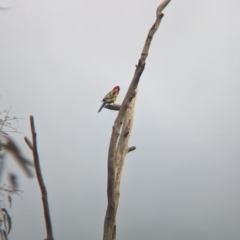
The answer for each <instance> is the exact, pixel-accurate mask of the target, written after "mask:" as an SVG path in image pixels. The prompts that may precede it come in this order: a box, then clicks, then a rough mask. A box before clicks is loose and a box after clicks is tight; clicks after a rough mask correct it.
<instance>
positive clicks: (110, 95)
mask: <svg viewBox="0 0 240 240" xmlns="http://www.w3.org/2000/svg"><path fill="white" fill-rule="evenodd" d="M119 91H120V87H119V86H116V87H114V88H113V89H112V90H111V91H110V92H109V93H108V94H107V95H106V96H105V97H104V98H103V100H102V102H103V104H102V106H101V107H100V108H99V110H98V112H100V111H101V110H102V108H103V107H104V106H105V105H106V104H109V103H114V102H115V101H116V100H117V96H118V93H119Z"/></svg>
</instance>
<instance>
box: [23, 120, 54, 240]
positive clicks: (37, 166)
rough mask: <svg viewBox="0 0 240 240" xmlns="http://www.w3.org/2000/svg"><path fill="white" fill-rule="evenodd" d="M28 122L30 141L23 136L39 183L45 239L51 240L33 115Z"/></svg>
mask: <svg viewBox="0 0 240 240" xmlns="http://www.w3.org/2000/svg"><path fill="white" fill-rule="evenodd" d="M30 124H31V132H32V143H31V142H30V141H29V140H28V138H27V137H25V138H24V140H25V142H26V143H27V145H28V146H29V148H30V149H31V150H32V154H33V161H34V166H35V171H36V175H37V179H38V183H39V186H40V189H41V194H42V202H43V210H44V218H45V225H46V232H47V240H53V231H52V223H51V217H50V210H49V206H48V197H47V189H46V187H45V184H44V181H43V177H42V172H41V167H40V163H39V156H38V150H37V133H36V131H35V126H34V118H33V116H30Z"/></svg>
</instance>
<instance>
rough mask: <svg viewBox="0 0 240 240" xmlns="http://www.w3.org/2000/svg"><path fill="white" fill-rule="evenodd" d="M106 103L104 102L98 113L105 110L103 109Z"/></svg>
mask: <svg viewBox="0 0 240 240" xmlns="http://www.w3.org/2000/svg"><path fill="white" fill-rule="evenodd" d="M105 104H106V102H103V104H102V106H101V107H100V108H99V110H98V112H101V110H102V109H103V107H104V106H105Z"/></svg>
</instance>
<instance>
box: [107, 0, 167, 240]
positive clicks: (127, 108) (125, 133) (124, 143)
mask: <svg viewBox="0 0 240 240" xmlns="http://www.w3.org/2000/svg"><path fill="white" fill-rule="evenodd" d="M169 2H170V0H164V1H163V2H162V3H161V4H160V5H159V6H158V8H157V16H156V20H155V23H154V24H153V26H152V27H151V29H150V30H149V32H148V36H147V38H146V41H145V44H144V47H143V50H142V53H141V57H140V59H139V61H138V64H137V66H136V69H135V73H134V76H133V79H132V82H131V84H130V86H129V88H128V91H127V93H126V95H125V98H124V100H123V103H122V105H121V108H120V110H119V113H118V115H117V118H116V120H115V122H114V125H113V128H112V136H111V140H110V145H109V150H108V181H107V196H108V205H107V211H106V216H105V221H104V233H103V240H116V213H117V208H118V203H119V196H120V178H121V172H122V167H123V164H124V159H125V156H126V154H127V153H128V152H130V150H129V149H130V148H129V147H128V140H129V137H130V133H131V129H132V124H133V113H134V104H135V98H136V89H137V87H138V83H139V80H140V77H141V74H142V72H143V71H144V67H145V62H146V58H147V56H148V52H149V48H150V44H151V41H152V38H153V36H154V34H155V32H156V31H157V29H158V27H159V25H160V22H161V19H162V18H163V16H164V15H163V13H162V10H163V9H164V8H165V7H166V6H167V4H168V3H169Z"/></svg>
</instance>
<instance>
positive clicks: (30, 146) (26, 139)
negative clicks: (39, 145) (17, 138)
mask: <svg viewBox="0 0 240 240" xmlns="http://www.w3.org/2000/svg"><path fill="white" fill-rule="evenodd" d="M24 141H25V142H26V144H27V145H28V147H29V148H30V149H31V150H33V145H32V143H31V141H30V140H29V139H28V138H27V137H26V136H25V137H24Z"/></svg>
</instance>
